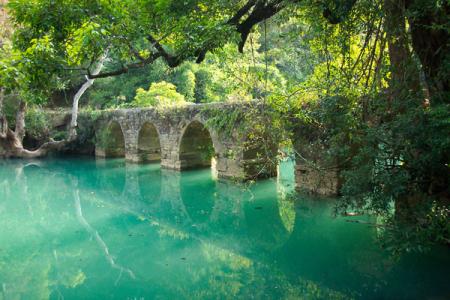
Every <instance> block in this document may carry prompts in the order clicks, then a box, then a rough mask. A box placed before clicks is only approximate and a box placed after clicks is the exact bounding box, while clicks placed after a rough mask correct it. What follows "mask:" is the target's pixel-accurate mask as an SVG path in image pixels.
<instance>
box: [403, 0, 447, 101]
mask: <svg viewBox="0 0 450 300" xmlns="http://www.w3.org/2000/svg"><path fill="white" fill-rule="evenodd" d="M430 2H434V1H430ZM423 3H424V2H423V1H418V0H406V3H405V5H406V6H405V7H406V9H407V10H408V11H409V13H408V16H409V17H408V21H409V25H410V30H411V37H412V46H413V49H414V51H415V52H416V53H417V56H418V57H419V59H420V62H421V64H422V68H423V71H424V74H425V79H426V81H427V85H428V88H429V90H430V92H431V96H432V97H433V99H434V100H437V101H439V102H444V103H449V102H450V97H449V96H448V93H449V92H450V71H449V67H448V65H449V62H448V61H449V59H450V33H449V31H448V22H449V16H450V2H448V1H442V3H441V5H440V6H439V7H438V6H437V5H433V3H430V4H429V5H423Z"/></svg>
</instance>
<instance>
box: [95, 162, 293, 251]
mask: <svg viewBox="0 0 450 300" xmlns="http://www.w3.org/2000/svg"><path fill="white" fill-rule="evenodd" d="M106 164H107V165H108V164H110V163H108V162H107V163H106ZM107 165H106V166H105V167H106V168H105V169H104V171H102V172H101V173H102V174H101V175H100V177H99V178H98V180H100V185H101V186H105V184H104V183H107V182H110V181H114V182H117V183H118V182H121V184H116V186H115V187H109V186H108V187H107V186H105V189H104V190H103V191H101V192H97V195H98V196H100V198H103V199H109V201H108V205H114V206H117V207H121V208H122V209H123V210H124V211H126V212H127V213H131V214H134V215H136V216H137V217H139V218H140V219H149V220H151V221H157V222H158V224H160V225H161V226H169V227H170V228H172V230H175V231H177V232H180V233H183V234H189V235H200V236H202V235H211V234H212V235H214V236H215V237H217V238H223V237H225V236H228V237H227V239H229V238H230V235H231V236H232V238H236V239H239V240H240V242H242V236H239V237H237V236H234V235H235V234H236V233H240V234H244V235H246V236H247V237H248V243H249V245H253V246H259V247H262V248H264V250H267V251H268V250H271V251H273V250H275V249H277V248H278V247H280V246H282V245H283V243H284V242H286V241H287V239H288V238H289V236H290V233H291V232H292V229H293V226H294V221H295V209H294V204H293V203H292V202H289V203H288V202H286V201H282V202H286V203H281V202H279V201H278V202H277V201H274V200H273V199H277V198H279V197H278V196H277V193H278V192H277V185H276V184H275V182H267V184H270V188H264V189H260V190H253V189H252V188H248V187H247V186H246V185H238V184H235V183H232V182H227V181H214V180H212V179H209V180H208V179H207V178H202V179H200V181H202V184H205V183H206V186H205V185H203V186H202V187H201V188H200V189H197V188H195V187H196V183H195V182H198V181H197V180H196V179H195V178H194V181H192V176H194V177H195V176H196V175H193V174H192V173H180V172H176V171H173V170H164V169H163V170H160V171H159V170H156V169H154V170H152V171H151V172H145V171H144V172H142V168H141V167H139V166H135V165H126V167H125V168H124V169H122V170H121V171H119V170H120V168H119V167H118V166H114V164H113V163H112V164H111V165H112V168H109V167H108V166H107ZM116 169H117V170H118V172H117V173H116V172H115V171H114V170H116ZM203 175H207V174H206V173H204V172H202V173H200V176H203ZM118 177H122V178H118ZM206 177H208V176H206ZM87 194H89V193H87ZM129 199H134V200H133V201H129ZM286 205H287V206H286ZM262 216H263V217H262ZM155 217H156V219H155ZM224 225H225V226H224ZM233 236H234V237H233ZM255 243H256V244H255ZM237 244H239V243H237ZM258 244H259V245H258Z"/></svg>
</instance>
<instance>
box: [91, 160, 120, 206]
mask: <svg viewBox="0 0 450 300" xmlns="http://www.w3.org/2000/svg"><path fill="white" fill-rule="evenodd" d="M96 164H97V165H98V168H97V171H96V172H95V176H96V179H97V181H96V183H94V181H91V180H87V182H86V183H85V184H86V185H88V187H89V188H92V190H97V189H98V186H100V187H101V189H100V190H99V191H96V192H95V193H99V194H102V195H105V196H107V197H111V196H120V195H123V192H124V191H125V187H126V168H125V161H123V160H98V161H96Z"/></svg>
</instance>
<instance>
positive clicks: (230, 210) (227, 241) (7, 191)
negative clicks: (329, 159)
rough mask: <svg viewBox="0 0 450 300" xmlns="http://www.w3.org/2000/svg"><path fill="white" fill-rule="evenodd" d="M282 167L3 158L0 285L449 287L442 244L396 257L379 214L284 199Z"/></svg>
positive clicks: (252, 290) (96, 288) (404, 292)
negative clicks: (241, 178)
mask: <svg viewBox="0 0 450 300" xmlns="http://www.w3.org/2000/svg"><path fill="white" fill-rule="evenodd" d="M285 167H286V168H287V170H288V169H289V166H282V168H285ZM290 167H292V165H291V166H290ZM288 172H289V171H288ZM280 178H281V179H280ZM280 178H279V179H278V180H276V179H271V180H264V181H261V182H257V183H256V184H252V185H238V184H233V183H230V182H224V181H217V180H213V178H212V177H211V172H210V170H200V171H190V172H184V173H179V172H175V171H169V170H161V169H160V168H159V165H129V164H125V163H124V161H123V160H104V161H94V160H86V159H71V160H60V159H55V160H49V161H42V162H27V163H24V162H22V161H7V162H1V163H0V228H2V230H1V231H0V299H11V298H12V299H17V298H22V299H50V298H51V299H63V298H64V299H80V298H95V299H105V298H108V299H114V298H116V299H126V298H164V299H172V298H177V299H178V298H182V299H184V298H186V299H192V298H196V299H198V298H200V299H210V298H233V299H234V298H244V299H247V298H257V299H278V298H292V299H298V298H305V299H348V298H357V299H384V298H393V299H423V298H432V297H441V298H445V296H447V295H448V294H449V292H450V288H449V287H448V286H447V285H446V279H447V278H448V277H449V275H450V274H449V269H448V266H449V261H450V258H449V254H448V249H436V250H435V252H433V253H430V254H428V255H407V256H404V257H402V258H401V259H400V260H393V259H391V258H390V257H389V256H388V255H387V253H384V252H383V251H381V250H380V248H379V247H378V245H377V244H376V242H375V240H376V236H377V234H378V232H377V229H376V228H375V227H370V226H367V225H364V224H357V223H349V222H346V220H345V219H344V218H342V217H337V218H335V217H333V216H332V210H333V202H332V201H333V200H323V199H322V200H318V199H308V198H303V197H300V196H297V197H296V198H297V199H296V200H295V201H294V200H292V199H291V198H289V199H287V195H288V194H290V193H291V192H292V189H293V177H292V175H291V176H280ZM367 218H369V220H370V217H367Z"/></svg>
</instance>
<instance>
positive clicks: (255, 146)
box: [242, 136, 277, 179]
mask: <svg viewBox="0 0 450 300" xmlns="http://www.w3.org/2000/svg"><path fill="white" fill-rule="evenodd" d="M276 156H277V147H276V145H275V144H274V143H273V142H272V141H271V140H269V139H265V138H262V137H257V136H251V137H250V136H249V137H247V139H246V141H245V143H244V151H243V156H242V158H243V166H244V172H245V174H246V176H247V177H248V178H251V179H252V178H269V177H274V176H276V175H277V170H276Z"/></svg>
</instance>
